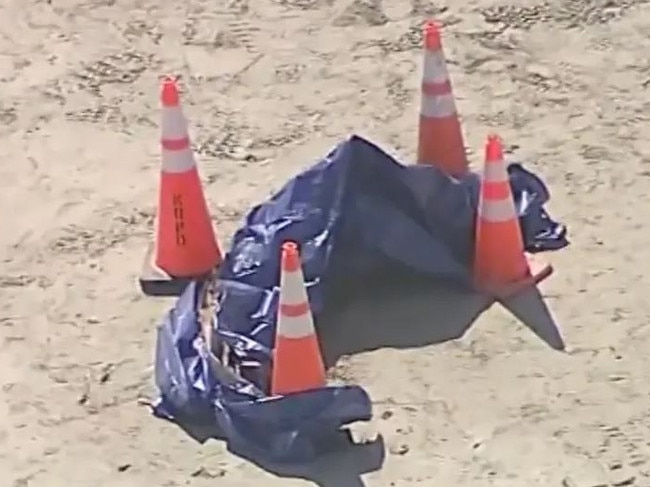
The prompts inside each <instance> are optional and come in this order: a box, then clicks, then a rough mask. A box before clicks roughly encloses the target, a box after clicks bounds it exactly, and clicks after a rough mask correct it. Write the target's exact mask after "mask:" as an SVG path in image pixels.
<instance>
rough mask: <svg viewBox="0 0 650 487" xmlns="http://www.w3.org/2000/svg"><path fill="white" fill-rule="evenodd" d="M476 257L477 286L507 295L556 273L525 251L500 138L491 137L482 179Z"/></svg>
mask: <svg viewBox="0 0 650 487" xmlns="http://www.w3.org/2000/svg"><path fill="white" fill-rule="evenodd" d="M475 246H476V248H475V251H476V253H475V258H474V279H475V284H476V287H477V288H478V289H480V290H482V291H484V292H486V293H488V294H491V295H493V296H495V297H497V298H506V297H508V296H511V295H514V294H516V293H518V292H519V291H521V290H523V289H524V288H525V287H527V286H532V285H535V284H536V283H538V282H540V281H541V280H543V279H545V278H547V277H548V276H550V275H551V273H552V272H553V269H552V267H551V266H550V264H548V263H546V262H544V261H542V260H541V259H539V258H534V257H533V256H531V255H529V254H526V253H525V252H524V242H523V237H522V234H521V229H520V227H519V219H518V217H517V212H516V210H515V202H514V198H513V196H512V189H511V187H510V180H509V178H508V171H507V168H506V163H505V161H504V158H503V148H502V146H501V141H500V140H499V138H498V137H497V136H495V135H491V136H489V137H488V140H487V144H486V147H485V171H484V173H483V179H482V182H481V193H480V198H479V206H478V215H477V225H476V242H475Z"/></svg>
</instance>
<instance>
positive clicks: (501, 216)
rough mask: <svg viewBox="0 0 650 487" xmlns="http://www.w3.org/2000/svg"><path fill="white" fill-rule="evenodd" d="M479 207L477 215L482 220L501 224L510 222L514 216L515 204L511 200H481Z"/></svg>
mask: <svg viewBox="0 0 650 487" xmlns="http://www.w3.org/2000/svg"><path fill="white" fill-rule="evenodd" d="M482 203H483V204H482V205H480V206H479V215H480V216H481V219H482V220H485V221H488V222H492V223H501V222H507V221H509V220H512V219H513V218H515V216H516V212H515V203H514V201H513V200H512V198H505V199H502V200H498V201H493V200H483V202H482Z"/></svg>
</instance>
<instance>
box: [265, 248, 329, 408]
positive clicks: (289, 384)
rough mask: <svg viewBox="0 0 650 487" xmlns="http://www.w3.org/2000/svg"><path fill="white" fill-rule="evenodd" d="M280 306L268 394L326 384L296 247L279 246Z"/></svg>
mask: <svg viewBox="0 0 650 487" xmlns="http://www.w3.org/2000/svg"><path fill="white" fill-rule="evenodd" d="M281 272H282V274H281V277H280V306H279V311H278V323H277V329H276V336H275V349H274V351H273V371H272V374H271V393H272V394H274V395H278V394H283V395H284V394H292V393H295V392H303V391H307V390H310V389H318V388H320V387H324V386H325V385H326V379H325V365H324V364H323V358H322V356H321V352H320V347H319V345H318V337H317V336H316V330H315V328H314V320H313V317H312V314H311V308H310V306H309V299H308V297H307V289H306V288H305V282H304V277H303V272H302V264H301V262H300V254H299V253H298V246H297V245H296V244H295V243H294V242H285V244H284V245H283V246H282V271H281Z"/></svg>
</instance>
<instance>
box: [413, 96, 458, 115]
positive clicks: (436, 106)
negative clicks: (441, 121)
mask: <svg viewBox="0 0 650 487" xmlns="http://www.w3.org/2000/svg"><path fill="white" fill-rule="evenodd" d="M420 114H421V115H422V116H423V117H429V118H447V117H451V116H452V115H455V114H456V102H455V101H454V95H452V94H449V95H439V96H434V95H425V94H424V93H423V94H422V100H421V105H420Z"/></svg>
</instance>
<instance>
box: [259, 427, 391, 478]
mask: <svg viewBox="0 0 650 487" xmlns="http://www.w3.org/2000/svg"><path fill="white" fill-rule="evenodd" d="M341 435H342V437H343V436H344V437H345V438H342V440H341V445H339V446H338V448H337V449H336V450H332V451H331V452H330V453H328V454H326V455H323V456H321V457H320V458H318V459H317V460H315V461H314V462H310V463H306V464H303V465H286V464H282V465H274V464H270V463H265V462H259V461H257V460H254V459H251V461H252V462H253V463H255V464H256V465H258V466H259V467H261V468H263V469H264V470H266V471H268V472H271V473H273V474H275V475H277V476H278V477H282V478H299V479H304V480H309V481H311V482H313V483H314V484H316V485H317V486H318V487H365V484H364V482H363V479H362V478H361V476H362V475H363V474H366V473H369V472H374V471H377V470H379V469H381V467H382V466H383V464H384V457H385V455H386V449H385V447H384V440H383V438H382V437H381V436H378V437H377V439H375V440H374V441H371V442H368V443H357V444H355V443H353V442H352V441H351V439H350V438H349V436H348V434H347V433H343V432H342V433H341Z"/></svg>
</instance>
